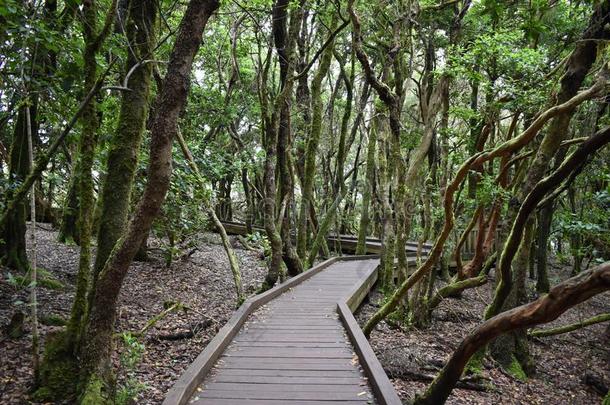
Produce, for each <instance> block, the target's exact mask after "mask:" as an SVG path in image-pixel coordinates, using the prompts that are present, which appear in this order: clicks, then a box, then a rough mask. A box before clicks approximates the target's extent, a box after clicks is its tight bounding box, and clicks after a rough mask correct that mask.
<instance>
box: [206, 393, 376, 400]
mask: <svg viewBox="0 0 610 405" xmlns="http://www.w3.org/2000/svg"><path fill="white" fill-rule="evenodd" d="M361 393H362V395H358V394H361ZM197 397H199V398H222V399H225V398H226V399H242V400H252V399H259V400H274V399H275V400H284V401H289V400H300V401H307V400H314V401H350V400H351V401H357V400H360V399H368V398H370V395H369V394H368V393H367V392H366V391H364V390H363V391H360V392H355V393H351V392H316V391H313V390H310V391H295V392H286V391H261V392H256V393H250V392H240V391H222V390H206V391H203V392H200V393H199V394H197Z"/></svg>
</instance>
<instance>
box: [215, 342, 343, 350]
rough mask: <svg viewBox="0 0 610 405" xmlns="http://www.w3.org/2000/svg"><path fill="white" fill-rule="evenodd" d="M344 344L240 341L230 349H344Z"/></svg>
mask: <svg viewBox="0 0 610 405" xmlns="http://www.w3.org/2000/svg"><path fill="white" fill-rule="evenodd" d="M345 346H346V345H345V342H249V341H245V342H244V341H241V342H235V343H232V344H231V346H229V347H230V348H233V347H284V348H290V347H301V348H303V347H317V348H330V347H339V348H344V347H345ZM227 350H228V349H227Z"/></svg>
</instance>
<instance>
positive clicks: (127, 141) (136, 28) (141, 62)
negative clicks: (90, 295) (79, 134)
mask: <svg viewBox="0 0 610 405" xmlns="http://www.w3.org/2000/svg"><path fill="white" fill-rule="evenodd" d="M126 15H127V16H128V20H127V21H126V24H125V25H126V26H125V32H126V34H127V40H128V41H129V42H130V43H131V44H133V45H132V47H131V51H130V52H127V58H126V62H125V68H124V74H125V76H127V75H128V74H130V76H129V81H128V82H127V86H128V88H129V89H130V90H129V91H124V92H122V94H121V97H122V99H121V109H120V113H119V121H118V124H117V128H116V131H115V133H114V135H113V138H112V140H111V141H110V146H109V152H108V161H107V163H106V175H105V176H104V182H103V184H102V189H101V196H100V199H101V208H100V221H99V228H98V233H97V253H96V256H95V265H94V271H93V276H92V289H94V288H95V282H96V280H97V276H98V274H99V272H100V271H101V270H102V268H103V267H104V264H105V263H106V260H108V257H109V256H110V252H111V251H112V249H113V248H114V246H115V244H116V242H117V240H118V239H119V238H120V236H121V235H122V234H123V232H124V231H125V225H126V224H127V219H128V215H129V207H130V202H131V194H132V187H133V183H134V178H135V172H136V169H137V164H138V153H139V150H140V144H141V142H142V135H143V133H144V129H145V125H146V119H147V115H148V105H149V98H150V88H151V79H152V73H153V65H152V63H147V62H146V61H147V60H151V59H152V57H153V50H154V46H155V42H156V31H157V29H156V24H157V22H156V21H157V15H158V10H157V6H156V3H155V2H148V1H145V0H132V1H131V2H130V3H129V9H128V11H127V13H126ZM132 69H133V70H132ZM130 72H131V73H130Z"/></svg>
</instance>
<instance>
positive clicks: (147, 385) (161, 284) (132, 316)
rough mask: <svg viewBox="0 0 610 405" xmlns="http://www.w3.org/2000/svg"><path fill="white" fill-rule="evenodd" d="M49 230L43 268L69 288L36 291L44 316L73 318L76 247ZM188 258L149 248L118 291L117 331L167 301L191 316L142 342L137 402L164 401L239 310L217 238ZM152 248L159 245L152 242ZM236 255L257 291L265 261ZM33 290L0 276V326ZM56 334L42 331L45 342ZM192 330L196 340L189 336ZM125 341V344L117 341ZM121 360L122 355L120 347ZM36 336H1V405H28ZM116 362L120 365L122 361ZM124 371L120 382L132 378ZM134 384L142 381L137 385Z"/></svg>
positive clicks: (170, 319) (40, 233)
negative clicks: (168, 263)
mask: <svg viewBox="0 0 610 405" xmlns="http://www.w3.org/2000/svg"><path fill="white" fill-rule="evenodd" d="M48 227H49V226H48V225H47V224H42V225H41V226H39V227H38V229H37V232H36V234H37V238H38V267H39V268H42V269H45V270H47V271H49V272H50V273H51V275H52V276H53V277H55V278H56V279H58V280H59V281H61V282H62V283H63V284H64V286H65V288H64V289H62V290H59V291H58V290H48V289H45V288H39V298H38V299H39V314H40V316H41V317H44V316H48V315H51V314H54V315H60V316H61V317H64V318H66V317H68V316H69V313H70V306H71V303H72V298H73V296H74V283H75V281H76V271H77V267H78V255H79V248H78V246H67V245H64V244H61V243H59V242H57V232H55V231H50V230H48V229H47V228H48ZM199 239H200V240H199V241H198V242H199V243H198V244H197V251H195V252H194V253H193V254H192V255H191V256H190V258H188V259H187V260H180V259H177V260H176V261H174V262H173V264H172V265H171V266H170V267H169V268H167V267H166V266H165V259H164V258H163V256H162V255H161V254H160V252H159V251H158V249H154V248H153V249H152V250H151V253H150V258H149V260H148V261H147V262H134V264H133V265H132V266H131V268H130V270H129V273H128V275H127V279H126V281H125V284H124V286H123V289H122V291H121V297H120V306H119V311H118V319H117V332H118V333H123V332H138V331H140V330H141V329H142V328H143V327H144V326H145V325H146V323H147V322H148V321H149V320H151V319H152V318H153V317H155V316H156V315H158V314H159V313H161V312H162V311H163V310H164V303H165V304H166V305H167V303H170V302H181V303H182V304H184V306H185V307H187V308H188V309H186V311H179V312H173V313H171V314H169V315H168V316H167V317H166V318H164V319H162V320H161V321H159V322H158V323H157V324H156V325H155V326H154V327H152V328H150V329H149V330H148V331H147V332H146V333H145V335H144V337H143V338H140V339H139V341H140V343H143V344H144V346H145V349H144V354H143V357H142V360H141V362H140V363H139V364H138V365H137V366H136V367H135V369H134V370H133V371H131V372H130V373H131V375H132V376H131V378H132V384H131V386H132V387H137V386H138V384H142V385H140V386H139V389H138V390H139V391H140V392H139V394H138V395H137V401H136V402H137V403H138V404H158V403H161V402H162V400H163V398H164V397H165V394H166V393H167V391H168V390H169V389H170V388H171V386H172V385H173V383H174V382H175V380H176V379H177V378H178V377H179V376H180V375H181V374H182V373H183V372H184V370H185V369H186V367H188V365H189V364H190V363H191V362H192V361H193V360H194V359H195V357H197V355H198V354H199V353H200V352H201V351H202V350H203V349H204V348H205V346H206V344H207V343H208V342H209V340H210V339H211V338H212V337H213V336H214V335H215V334H216V332H217V331H218V329H220V328H221V327H222V326H223V325H224V324H225V322H226V321H227V320H228V319H229V318H230V317H231V315H232V314H233V311H234V309H235V307H236V305H237V299H236V296H235V289H234V284H233V278H232V275H231V270H230V268H229V262H228V260H227V256H226V254H225V252H224V250H223V247H222V245H221V244H220V238H219V237H218V235H216V234H207V233H206V234H204V235H202V236H201V237H200V238H199ZM153 245H154V242H153ZM235 248H236V250H235V252H236V254H237V256H238V257H239V260H240V264H241V270H242V277H243V283H244V289H245V291H246V292H247V293H249V294H251V293H253V292H254V291H255V290H256V289H257V288H258V286H259V285H260V283H261V282H262V280H263V278H264V276H265V274H266V266H265V263H264V262H263V261H261V260H260V257H259V256H260V255H259V254H257V253H256V252H253V251H248V250H244V249H241V248H240V247H239V246H237V245H235ZM27 300H28V292H27V291H26V290H25V289H21V290H19V291H17V290H16V289H15V287H14V286H13V285H11V284H10V283H8V282H7V271H6V269H2V274H1V278H0V328H3V327H4V326H5V325H6V324H7V323H8V322H9V320H10V318H11V316H12V315H13V313H14V311H15V308H16V307H15V306H14V305H13V304H14V303H15V302H16V301H22V302H27ZM58 330H59V327H56V326H45V325H41V329H40V332H41V338H42V339H43V341H44V338H45V336H47V335H48V334H49V333H53V332H56V331H58ZM193 332H195V334H194V336H193V337H190V338H187V337H185V335H189V334H191V333H193ZM119 341H120V340H119ZM117 346H118V347H117V350H116V354H117V356H116V359H118V358H119V356H120V353H122V352H124V346H123V345H122V344H121V343H120V342H119V343H118V345H117ZM30 353H31V335H30V327H29V325H26V334H25V335H24V336H23V337H21V338H19V339H8V338H7V337H6V336H5V334H4V332H0V404H26V403H30V398H29V394H28V391H29V389H30V387H31V384H32V367H31V357H30ZM117 364H118V360H117ZM129 378H130V377H129V376H128V372H127V371H125V372H122V373H121V375H120V376H119V380H120V381H122V382H123V383H124V382H125V381H126V380H127V379H129ZM136 381H137V382H136Z"/></svg>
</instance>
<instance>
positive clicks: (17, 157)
mask: <svg viewBox="0 0 610 405" xmlns="http://www.w3.org/2000/svg"><path fill="white" fill-rule="evenodd" d="M26 108H28V107H27V106H23V107H21V108H19V111H18V113H17V121H16V123H15V129H14V131H13V141H12V143H11V150H10V155H9V157H10V161H9V179H10V184H18V183H21V182H23V180H24V179H25V178H26V177H27V175H28V174H29V173H30V163H29V159H28V130H27V123H26ZM30 117H31V122H32V123H34V122H36V106H35V105H33V106H31V107H30ZM13 189H14V187H10V188H9V191H8V192H7V195H6V201H10V199H11V198H12V196H13V193H12V192H11V190H13ZM26 217H27V201H25V200H23V201H21V202H19V204H18V205H17V206H16V207H15V210H14V213H13V215H11V216H10V217H9V218H8V220H7V221H6V225H5V226H4V229H3V233H2V235H1V237H0V259H1V261H2V264H3V265H5V266H7V267H9V268H11V269H14V270H17V271H20V272H23V273H25V272H26V271H27V270H28V269H29V262H28V258H27V255H26V242H25V234H26V222H25V221H26Z"/></svg>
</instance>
